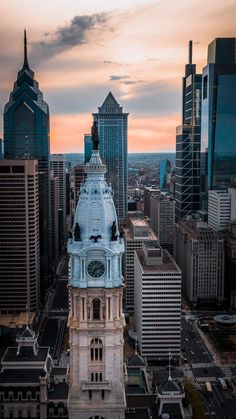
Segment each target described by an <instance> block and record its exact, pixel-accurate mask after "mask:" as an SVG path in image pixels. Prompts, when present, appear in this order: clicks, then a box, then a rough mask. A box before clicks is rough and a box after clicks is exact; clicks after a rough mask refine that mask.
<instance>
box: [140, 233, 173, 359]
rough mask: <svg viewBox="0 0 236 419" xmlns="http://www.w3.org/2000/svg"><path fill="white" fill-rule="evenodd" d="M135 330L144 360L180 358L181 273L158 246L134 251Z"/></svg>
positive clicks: (148, 246) (153, 243) (152, 244)
mask: <svg viewBox="0 0 236 419" xmlns="http://www.w3.org/2000/svg"><path fill="white" fill-rule="evenodd" d="M134 278H135V299H134V313H135V327H136V330H137V338H138V343H139V349H140V351H141V354H142V356H145V357H146V358H147V359H148V360H156V361H158V360H159V361H162V360H168V357H169V351H171V354H172V356H173V357H175V358H177V359H178V358H179V356H180V341H181V270H180V269H179V267H178V266H177V264H176V263H175V261H174V260H173V258H172V257H171V256H170V254H169V253H168V251H167V250H164V249H162V248H161V247H160V246H159V244H158V242H153V241H150V242H145V243H143V246H142V250H136V251H135V257H134Z"/></svg>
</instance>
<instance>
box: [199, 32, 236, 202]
mask: <svg viewBox="0 0 236 419" xmlns="http://www.w3.org/2000/svg"><path fill="white" fill-rule="evenodd" d="M202 77H203V80H202V85H203V88H202V92H203V98H202V133H201V151H202V179H205V182H203V183H205V188H203V197H204V191H205V196H206V193H207V190H209V189H226V188H228V187H235V186H236V38H216V39H215V40H214V41H213V42H211V44H210V45H209V46H208V59H207V66H206V67H205V68H204V69H203V76H202Z"/></svg>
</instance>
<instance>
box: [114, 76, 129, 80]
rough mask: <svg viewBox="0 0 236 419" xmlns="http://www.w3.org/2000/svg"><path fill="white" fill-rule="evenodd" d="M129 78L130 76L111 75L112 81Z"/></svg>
mask: <svg viewBox="0 0 236 419" xmlns="http://www.w3.org/2000/svg"><path fill="white" fill-rule="evenodd" d="M127 78H128V76H117V75H112V76H110V80H111V81H116V80H124V79H127Z"/></svg>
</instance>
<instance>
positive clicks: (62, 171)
mask: <svg viewBox="0 0 236 419" xmlns="http://www.w3.org/2000/svg"><path fill="white" fill-rule="evenodd" d="M50 167H51V170H52V171H53V173H54V176H55V177H56V178H57V182H58V209H59V211H60V215H59V242H60V243H61V242H63V241H64V239H65V233H66V219H67V217H66V161H65V157H64V155H63V154H51V161H50Z"/></svg>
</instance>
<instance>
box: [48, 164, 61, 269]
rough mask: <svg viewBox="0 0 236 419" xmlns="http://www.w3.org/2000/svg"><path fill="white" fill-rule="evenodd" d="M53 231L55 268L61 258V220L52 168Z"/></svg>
mask: <svg viewBox="0 0 236 419" xmlns="http://www.w3.org/2000/svg"><path fill="white" fill-rule="evenodd" d="M50 180H51V232H52V266H53V267H54V270H55V269H56V267H57V264H58V260H59V220H58V209H59V203H58V180H57V177H55V176H54V173H53V171H52V170H51V177H50Z"/></svg>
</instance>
